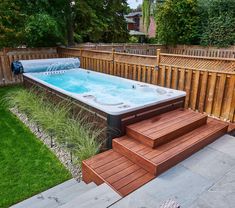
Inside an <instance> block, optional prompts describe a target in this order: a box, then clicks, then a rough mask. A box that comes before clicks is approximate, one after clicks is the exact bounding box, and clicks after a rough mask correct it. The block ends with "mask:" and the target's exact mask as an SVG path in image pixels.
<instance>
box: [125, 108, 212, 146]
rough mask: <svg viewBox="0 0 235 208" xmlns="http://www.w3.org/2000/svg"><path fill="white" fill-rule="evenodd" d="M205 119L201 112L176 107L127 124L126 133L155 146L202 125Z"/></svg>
mask: <svg viewBox="0 0 235 208" xmlns="http://www.w3.org/2000/svg"><path fill="white" fill-rule="evenodd" d="M206 120H207V116H206V115H203V114H201V113H197V112H194V111H192V110H183V109H177V110H174V111H170V112H167V113H164V114H161V115H158V116H155V117H153V118H151V119H147V120H144V121H141V122H139V123H136V124H132V125H129V126H127V135H128V136H130V137H132V138H134V139H136V140H139V141H140V142H142V143H144V144H146V145H148V146H151V147H155V146H159V145H162V144H164V143H167V142H169V141H171V140H172V139H173V138H174V137H175V135H177V136H181V135H183V134H185V133H187V132H189V131H191V130H193V129H195V128H197V127H199V126H201V125H204V124H205V123H206Z"/></svg>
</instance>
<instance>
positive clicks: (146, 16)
mask: <svg viewBox="0 0 235 208" xmlns="http://www.w3.org/2000/svg"><path fill="white" fill-rule="evenodd" d="M152 5H153V1H151V0H143V4H142V12H143V23H144V25H145V26H146V28H147V30H148V29H149V25H150V15H151V11H150V10H151V6H152Z"/></svg>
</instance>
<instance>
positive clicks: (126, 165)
mask: <svg viewBox="0 0 235 208" xmlns="http://www.w3.org/2000/svg"><path fill="white" fill-rule="evenodd" d="M112 151H113V150H112ZM113 152H114V151H113ZM114 153H115V154H111V153H110V151H106V152H103V153H101V154H102V155H101V156H102V158H105V156H106V157H108V159H106V160H102V161H99V165H98V166H94V165H93V166H92V164H94V163H93V161H90V160H96V158H94V157H93V158H91V159H88V160H86V161H83V163H84V165H86V166H89V168H90V169H92V171H93V172H95V174H96V175H99V177H101V178H102V179H103V181H104V182H106V183H107V184H109V185H110V186H111V187H113V188H114V190H116V191H117V192H118V193H120V194H121V195H122V196H125V195H127V194H129V193H131V192H132V191H134V190H136V189H137V188H139V187H140V186H142V185H143V184H145V183H147V182H149V181H150V180H152V179H153V178H154V175H153V174H150V173H148V172H147V171H146V170H145V169H143V168H141V167H140V166H139V165H137V164H134V163H133V162H132V161H130V160H129V159H128V158H126V157H124V156H123V155H121V154H119V153H116V152H114ZM110 155H111V156H110ZM98 157H100V155H98ZM112 157H113V158H112ZM89 164H90V165H89ZM84 174H86V173H84ZM136 181H137V182H136Z"/></svg>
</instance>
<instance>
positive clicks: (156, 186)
mask: <svg viewBox="0 0 235 208" xmlns="http://www.w3.org/2000/svg"><path fill="white" fill-rule="evenodd" d="M211 185H212V182H211V181H210V180H207V179H205V178H204V177H202V176H200V175H198V174H196V173H193V172H192V171H190V170H188V169H187V168H185V167H183V166H181V165H177V166H175V167H174V168H172V169H170V170H169V171H167V172H166V173H164V174H162V175H160V176H159V177H157V178H156V179H154V180H152V181H151V182H149V183H148V184H146V185H145V186H143V187H141V188H140V189H138V190H137V191H135V192H134V193H132V194H130V195H129V196H127V197H125V198H124V199H122V200H120V201H119V202H117V203H116V204H115V205H113V206H111V207H112V208H118V207H122V208H127V207H132V208H157V207H159V206H160V205H161V204H162V203H164V202H165V201H167V200H169V199H172V200H175V201H176V202H178V203H179V204H180V205H181V206H183V207H184V206H185V207H187V206H188V205H189V204H192V202H193V201H194V200H196V198H197V197H198V196H199V195H200V194H201V193H202V192H203V191H204V190H205V189H208V188H209V187H210V186H211Z"/></svg>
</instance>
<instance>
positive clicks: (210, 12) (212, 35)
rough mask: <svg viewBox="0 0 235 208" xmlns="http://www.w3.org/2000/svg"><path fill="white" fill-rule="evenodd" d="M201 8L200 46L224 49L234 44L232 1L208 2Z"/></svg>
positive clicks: (233, 5) (234, 15) (234, 21)
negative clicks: (213, 46)
mask: <svg viewBox="0 0 235 208" xmlns="http://www.w3.org/2000/svg"><path fill="white" fill-rule="evenodd" d="M201 7H202V15H201V22H202V26H201V27H202V35H201V44H203V45H215V46H218V47H226V46H229V45H233V44H235V4H234V0H209V1H208V3H207V6H205V5H204V4H203V5H202V6H201Z"/></svg>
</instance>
